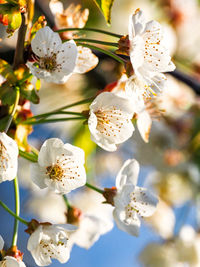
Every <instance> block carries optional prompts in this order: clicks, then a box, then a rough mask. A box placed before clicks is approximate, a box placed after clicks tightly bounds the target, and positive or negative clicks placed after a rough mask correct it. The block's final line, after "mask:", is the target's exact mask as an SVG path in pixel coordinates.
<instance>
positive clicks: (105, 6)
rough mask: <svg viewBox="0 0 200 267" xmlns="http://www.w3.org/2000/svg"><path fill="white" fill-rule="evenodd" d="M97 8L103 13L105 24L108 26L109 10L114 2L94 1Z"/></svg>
mask: <svg viewBox="0 0 200 267" xmlns="http://www.w3.org/2000/svg"><path fill="white" fill-rule="evenodd" d="M94 2H95V3H96V4H97V6H98V7H99V8H100V10H101V12H102V13H103V15H104V17H105V19H106V22H107V23H108V24H109V25H110V23H111V8H112V5H113V3H114V0H94Z"/></svg>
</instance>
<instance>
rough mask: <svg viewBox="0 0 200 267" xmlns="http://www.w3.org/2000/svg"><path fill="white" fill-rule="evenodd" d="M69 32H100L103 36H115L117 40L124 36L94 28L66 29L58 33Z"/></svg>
mask: <svg viewBox="0 0 200 267" xmlns="http://www.w3.org/2000/svg"><path fill="white" fill-rule="evenodd" d="M67 31H88V32H89V31H90V32H99V33H102V34H106V35H110V36H113V37H116V38H121V37H122V36H123V35H121V34H117V33H113V32H108V31H103V30H100V29H93V28H65V29H60V30H57V31H56V32H59V33H61V32H67Z"/></svg>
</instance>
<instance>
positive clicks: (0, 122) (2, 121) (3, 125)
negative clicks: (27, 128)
mask: <svg viewBox="0 0 200 267" xmlns="http://www.w3.org/2000/svg"><path fill="white" fill-rule="evenodd" d="M8 119H9V115H7V116H5V117H3V118H1V119H0V132H3V131H4V130H5V128H6V125H7V123H8Z"/></svg>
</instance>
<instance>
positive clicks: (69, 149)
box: [63, 144, 85, 164]
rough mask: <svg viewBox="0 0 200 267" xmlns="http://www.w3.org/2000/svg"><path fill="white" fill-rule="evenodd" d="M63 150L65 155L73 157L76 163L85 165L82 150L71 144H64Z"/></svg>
mask: <svg viewBox="0 0 200 267" xmlns="http://www.w3.org/2000/svg"><path fill="white" fill-rule="evenodd" d="M63 149H64V152H65V155H69V156H74V157H75V158H76V160H77V161H80V162H81V163H82V164H84V163H85V153H84V151H83V149H81V148H79V147H77V146H73V145H71V144H64V146H63Z"/></svg>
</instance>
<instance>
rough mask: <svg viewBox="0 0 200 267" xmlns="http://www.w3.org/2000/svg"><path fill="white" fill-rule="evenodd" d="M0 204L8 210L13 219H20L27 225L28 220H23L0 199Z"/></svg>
mask: <svg viewBox="0 0 200 267" xmlns="http://www.w3.org/2000/svg"><path fill="white" fill-rule="evenodd" d="M0 205H1V206H2V207H3V208H4V209H5V210H6V211H7V212H8V213H10V214H11V215H12V216H13V217H15V219H17V220H18V221H20V222H21V223H23V224H26V225H28V223H29V222H28V221H26V220H24V219H23V218H21V217H19V216H17V215H16V214H15V213H14V212H13V211H12V210H11V209H9V208H8V206H7V205H6V204H4V203H3V202H2V201H1V200H0Z"/></svg>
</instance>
